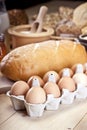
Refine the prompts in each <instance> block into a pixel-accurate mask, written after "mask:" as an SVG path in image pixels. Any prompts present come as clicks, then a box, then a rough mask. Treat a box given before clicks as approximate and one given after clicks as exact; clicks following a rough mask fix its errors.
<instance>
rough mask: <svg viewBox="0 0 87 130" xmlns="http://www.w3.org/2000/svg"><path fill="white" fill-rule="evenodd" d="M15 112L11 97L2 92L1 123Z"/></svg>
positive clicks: (0, 101)
mask: <svg viewBox="0 0 87 130" xmlns="http://www.w3.org/2000/svg"><path fill="white" fill-rule="evenodd" d="M14 113H15V111H14V110H13V107H12V104H11V101H10V99H9V98H8V97H7V96H6V95H5V94H0V124H2V123H3V122H4V121H6V120H7V119H8V118H9V117H10V116H11V115H13V114H14Z"/></svg>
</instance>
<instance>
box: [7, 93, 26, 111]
mask: <svg viewBox="0 0 87 130" xmlns="http://www.w3.org/2000/svg"><path fill="white" fill-rule="evenodd" d="M6 94H7V96H9V97H10V100H11V102H12V105H13V108H14V109H15V110H25V105H24V96H22V95H21V96H15V95H10V91H8V92H7V93H6Z"/></svg>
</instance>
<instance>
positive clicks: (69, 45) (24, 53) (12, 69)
mask: <svg viewBox="0 0 87 130" xmlns="http://www.w3.org/2000/svg"><path fill="white" fill-rule="evenodd" d="M85 62H87V54H86V51H85V48H84V47H83V46H82V45H81V44H78V43H76V42H73V41H69V40H60V41H55V40H49V41H45V42H42V43H35V44H29V45H25V46H21V47H18V48H16V49H14V50H12V51H11V52H10V53H8V54H7V55H6V56H5V57H4V58H3V59H2V61H1V64H0V68H1V72H2V73H3V74H4V75H5V76H6V77H8V78H9V79H12V80H14V81H16V80H20V79H21V80H25V81H27V80H28V78H29V77H30V76H32V75H39V76H41V77H42V76H43V75H44V74H45V73H46V72H47V71H50V70H55V71H57V72H59V71H60V70H61V69H62V68H64V67H72V65H74V64H76V63H82V64H83V63H85Z"/></svg>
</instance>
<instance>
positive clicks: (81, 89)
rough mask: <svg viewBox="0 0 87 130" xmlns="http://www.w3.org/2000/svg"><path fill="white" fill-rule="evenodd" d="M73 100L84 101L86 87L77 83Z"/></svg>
mask: <svg viewBox="0 0 87 130" xmlns="http://www.w3.org/2000/svg"><path fill="white" fill-rule="evenodd" d="M75 98H76V99H86V98H87V86H84V85H83V84H81V83H79V84H78V85H77V89H76V92H75Z"/></svg>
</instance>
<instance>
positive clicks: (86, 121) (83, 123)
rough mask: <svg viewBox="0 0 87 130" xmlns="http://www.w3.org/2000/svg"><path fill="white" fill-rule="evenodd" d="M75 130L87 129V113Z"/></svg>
mask: <svg viewBox="0 0 87 130" xmlns="http://www.w3.org/2000/svg"><path fill="white" fill-rule="evenodd" d="M74 130H87V113H86V114H85V116H84V117H83V119H82V120H81V121H80V123H79V124H78V125H77V126H76V127H75V129H74Z"/></svg>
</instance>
